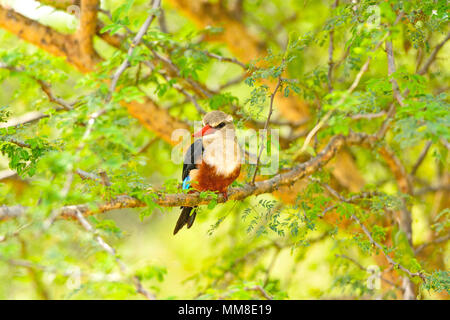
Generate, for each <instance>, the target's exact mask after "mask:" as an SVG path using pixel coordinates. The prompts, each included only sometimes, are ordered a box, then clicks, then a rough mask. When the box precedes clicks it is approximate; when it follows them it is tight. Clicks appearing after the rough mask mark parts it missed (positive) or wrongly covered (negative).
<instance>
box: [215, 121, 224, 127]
mask: <svg viewBox="0 0 450 320" xmlns="http://www.w3.org/2000/svg"><path fill="white" fill-rule="evenodd" d="M223 127H225V122H221V123H219V124H218V125H217V126H215V127H214V129H222V128H223Z"/></svg>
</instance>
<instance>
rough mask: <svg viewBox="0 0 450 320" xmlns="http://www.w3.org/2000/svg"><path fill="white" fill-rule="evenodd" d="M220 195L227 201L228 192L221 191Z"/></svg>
mask: <svg viewBox="0 0 450 320" xmlns="http://www.w3.org/2000/svg"><path fill="white" fill-rule="evenodd" d="M222 196H223V198H224V199H225V201H228V192H227V191H224V192H222Z"/></svg>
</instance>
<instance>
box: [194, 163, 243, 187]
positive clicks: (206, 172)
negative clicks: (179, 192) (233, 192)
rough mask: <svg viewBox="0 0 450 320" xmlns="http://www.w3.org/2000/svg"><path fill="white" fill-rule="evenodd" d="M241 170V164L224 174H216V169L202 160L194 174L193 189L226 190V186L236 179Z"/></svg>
mask: <svg viewBox="0 0 450 320" xmlns="http://www.w3.org/2000/svg"><path fill="white" fill-rule="evenodd" d="M240 172H241V166H240V165H238V166H237V167H236V169H235V170H234V171H233V172H231V173H230V174H228V175H226V176H224V175H222V174H218V173H217V170H216V169H215V168H214V167H213V166H210V165H209V164H207V163H206V162H204V161H203V162H202V163H201V164H200V168H199V170H198V173H197V175H196V181H197V183H196V185H194V188H195V189H198V190H199V191H206V190H209V191H219V192H222V193H223V192H226V190H227V188H228V186H229V185H230V184H231V183H232V182H233V181H234V180H236V178H237V177H238V176H239V173H240Z"/></svg>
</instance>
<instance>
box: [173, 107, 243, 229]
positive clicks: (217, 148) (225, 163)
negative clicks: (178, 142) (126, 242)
mask: <svg viewBox="0 0 450 320" xmlns="http://www.w3.org/2000/svg"><path fill="white" fill-rule="evenodd" d="M193 136H194V137H197V138H200V139H197V140H195V141H194V143H193V144H192V145H191V146H190V147H189V150H188V151H187V152H186V154H185V157H184V163H183V174H182V180H183V190H186V189H189V188H190V187H192V188H193V189H194V190H197V191H217V192H220V193H222V194H223V195H224V197H225V199H227V198H228V195H227V188H228V186H229V185H230V184H231V183H232V182H233V181H234V180H235V179H236V178H237V177H238V176H239V173H240V171H241V153H240V148H239V145H238V143H237V140H236V134H235V130H234V125H233V117H232V116H230V115H228V114H226V113H224V112H222V111H211V112H209V113H207V114H206V115H205V116H204V117H203V128H202V129H201V130H200V131H198V132H197V133H195V134H193ZM196 208H197V207H181V214H180V217H179V218H178V221H177V224H176V226H175V230H174V231H173V234H176V233H177V232H178V231H179V230H180V229H181V228H182V227H183V226H184V225H187V228H190V227H191V226H192V224H193V223H194V220H195V216H196V214H197V213H196Z"/></svg>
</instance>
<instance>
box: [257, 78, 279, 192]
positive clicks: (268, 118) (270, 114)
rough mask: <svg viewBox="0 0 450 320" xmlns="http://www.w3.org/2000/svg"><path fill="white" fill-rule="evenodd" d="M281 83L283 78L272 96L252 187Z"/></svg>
mask: <svg viewBox="0 0 450 320" xmlns="http://www.w3.org/2000/svg"><path fill="white" fill-rule="evenodd" d="M281 83H282V80H281V76H280V77H278V82H277V85H276V86H275V89H274V90H273V92H272V94H271V96H270V106H269V114H268V115H267V120H266V123H265V124H264V132H265V134H262V135H261V147H260V150H259V154H258V159H256V167H255V173H254V174H253V178H252V183H251V184H252V185H254V184H255V179H256V174H257V172H258V166H259V162H260V160H261V155H262V152H263V150H264V147H265V146H264V139H265V135H267V130H268V127H269V122H270V117H271V116H272V112H273V101H274V99H275V95H276V94H277V92H278V89H279V88H280V86H281Z"/></svg>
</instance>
